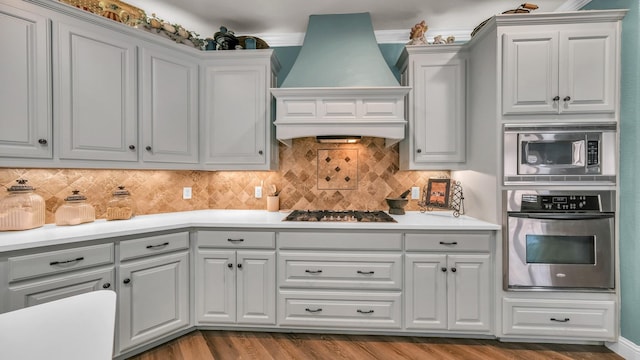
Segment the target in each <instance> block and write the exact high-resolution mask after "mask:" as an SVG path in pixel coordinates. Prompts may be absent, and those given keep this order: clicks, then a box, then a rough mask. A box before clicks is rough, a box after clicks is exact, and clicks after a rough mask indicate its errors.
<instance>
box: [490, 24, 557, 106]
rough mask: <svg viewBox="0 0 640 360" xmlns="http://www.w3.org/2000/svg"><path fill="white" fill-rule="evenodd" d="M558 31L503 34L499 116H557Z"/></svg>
mask: <svg viewBox="0 0 640 360" xmlns="http://www.w3.org/2000/svg"><path fill="white" fill-rule="evenodd" d="M558 36H559V35H558V32H557V31H552V32H535V33H524V34H523V33H519V34H505V35H503V43H502V44H503V58H502V66H503V73H502V113H503V114H505V115H507V114H526V113H530V114H532V113H537V114H540V113H549V114H552V113H557V112H558V106H560V103H561V102H562V101H561V96H562V95H561V94H559V93H558V56H559V54H558Z"/></svg>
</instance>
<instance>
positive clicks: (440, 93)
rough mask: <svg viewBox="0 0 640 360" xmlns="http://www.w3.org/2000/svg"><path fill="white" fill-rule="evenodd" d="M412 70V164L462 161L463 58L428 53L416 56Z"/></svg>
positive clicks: (463, 143)
mask: <svg viewBox="0 0 640 360" xmlns="http://www.w3.org/2000/svg"><path fill="white" fill-rule="evenodd" d="M414 71H415V74H414V83H413V93H414V103H413V106H414V116H413V127H414V131H413V136H414V139H413V140H414V150H413V151H414V153H413V158H414V164H415V166H414V168H415V169H419V168H421V165H429V164H431V165H432V166H439V167H442V166H443V165H442V164H443V163H460V162H464V161H465V155H466V152H465V142H466V141H465V140H466V135H465V130H466V129H465V127H466V96H465V94H466V87H465V84H466V79H465V76H466V75H465V74H466V60H465V59H464V57H462V55H455V56H452V55H451V54H430V55H428V56H427V57H417V58H416V60H415V63H414ZM434 163H435V164H434Z"/></svg>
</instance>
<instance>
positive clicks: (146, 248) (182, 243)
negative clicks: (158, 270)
mask: <svg viewBox="0 0 640 360" xmlns="http://www.w3.org/2000/svg"><path fill="white" fill-rule="evenodd" d="M188 248H189V233H188V232H186V231H185V232H179V233H175V234H165V235H158V236H149V237H145V238H142V239H135V240H127V241H123V242H121V243H120V260H121V261H122V260H129V259H135V258H139V257H144V256H151V255H158V254H164V253H168V252H172V251H176V250H183V249H188Z"/></svg>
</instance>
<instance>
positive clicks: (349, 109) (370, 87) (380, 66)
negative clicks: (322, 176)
mask: <svg viewBox="0 0 640 360" xmlns="http://www.w3.org/2000/svg"><path fill="white" fill-rule="evenodd" d="M408 92H409V88H408V87H405V86H400V84H399V83H398V80H397V79H396V78H395V76H394V75H393V73H392V72H391V69H390V68H389V66H388V65H387V63H386V61H385V60H384V58H383V56H382V53H380V48H379V47H378V43H377V42H376V38H375V34H374V32H373V26H372V24H371V16H370V15H369V13H358V14H332V15H311V16H310V17H309V24H308V26H307V32H306V34H305V38H304V43H303V45H302V48H301V49H300V53H299V54H298V58H297V59H296V61H295V63H294V64H293V67H292V68H291V71H290V72H289V74H288V75H287V77H286V78H285V80H284V81H283V83H282V85H281V87H280V88H272V89H271V93H272V94H273V95H274V97H275V98H276V120H275V122H274V124H275V126H276V137H277V139H278V140H280V141H281V142H283V143H285V144H287V145H288V146H291V143H292V139H294V138H299V137H307V136H317V137H327V136H330V137H342V138H344V137H349V136H354V137H359V136H371V137H381V138H385V139H386V146H390V145H393V144H395V143H397V142H398V141H400V140H402V139H403V138H404V136H405V126H406V123H407V121H406V119H405V105H404V102H405V95H406V94H407V93H408Z"/></svg>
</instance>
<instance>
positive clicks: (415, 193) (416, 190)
mask: <svg viewBox="0 0 640 360" xmlns="http://www.w3.org/2000/svg"><path fill="white" fill-rule="evenodd" d="M411 199H413V200H419V199H420V187H419V186H414V187H412V188H411Z"/></svg>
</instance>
